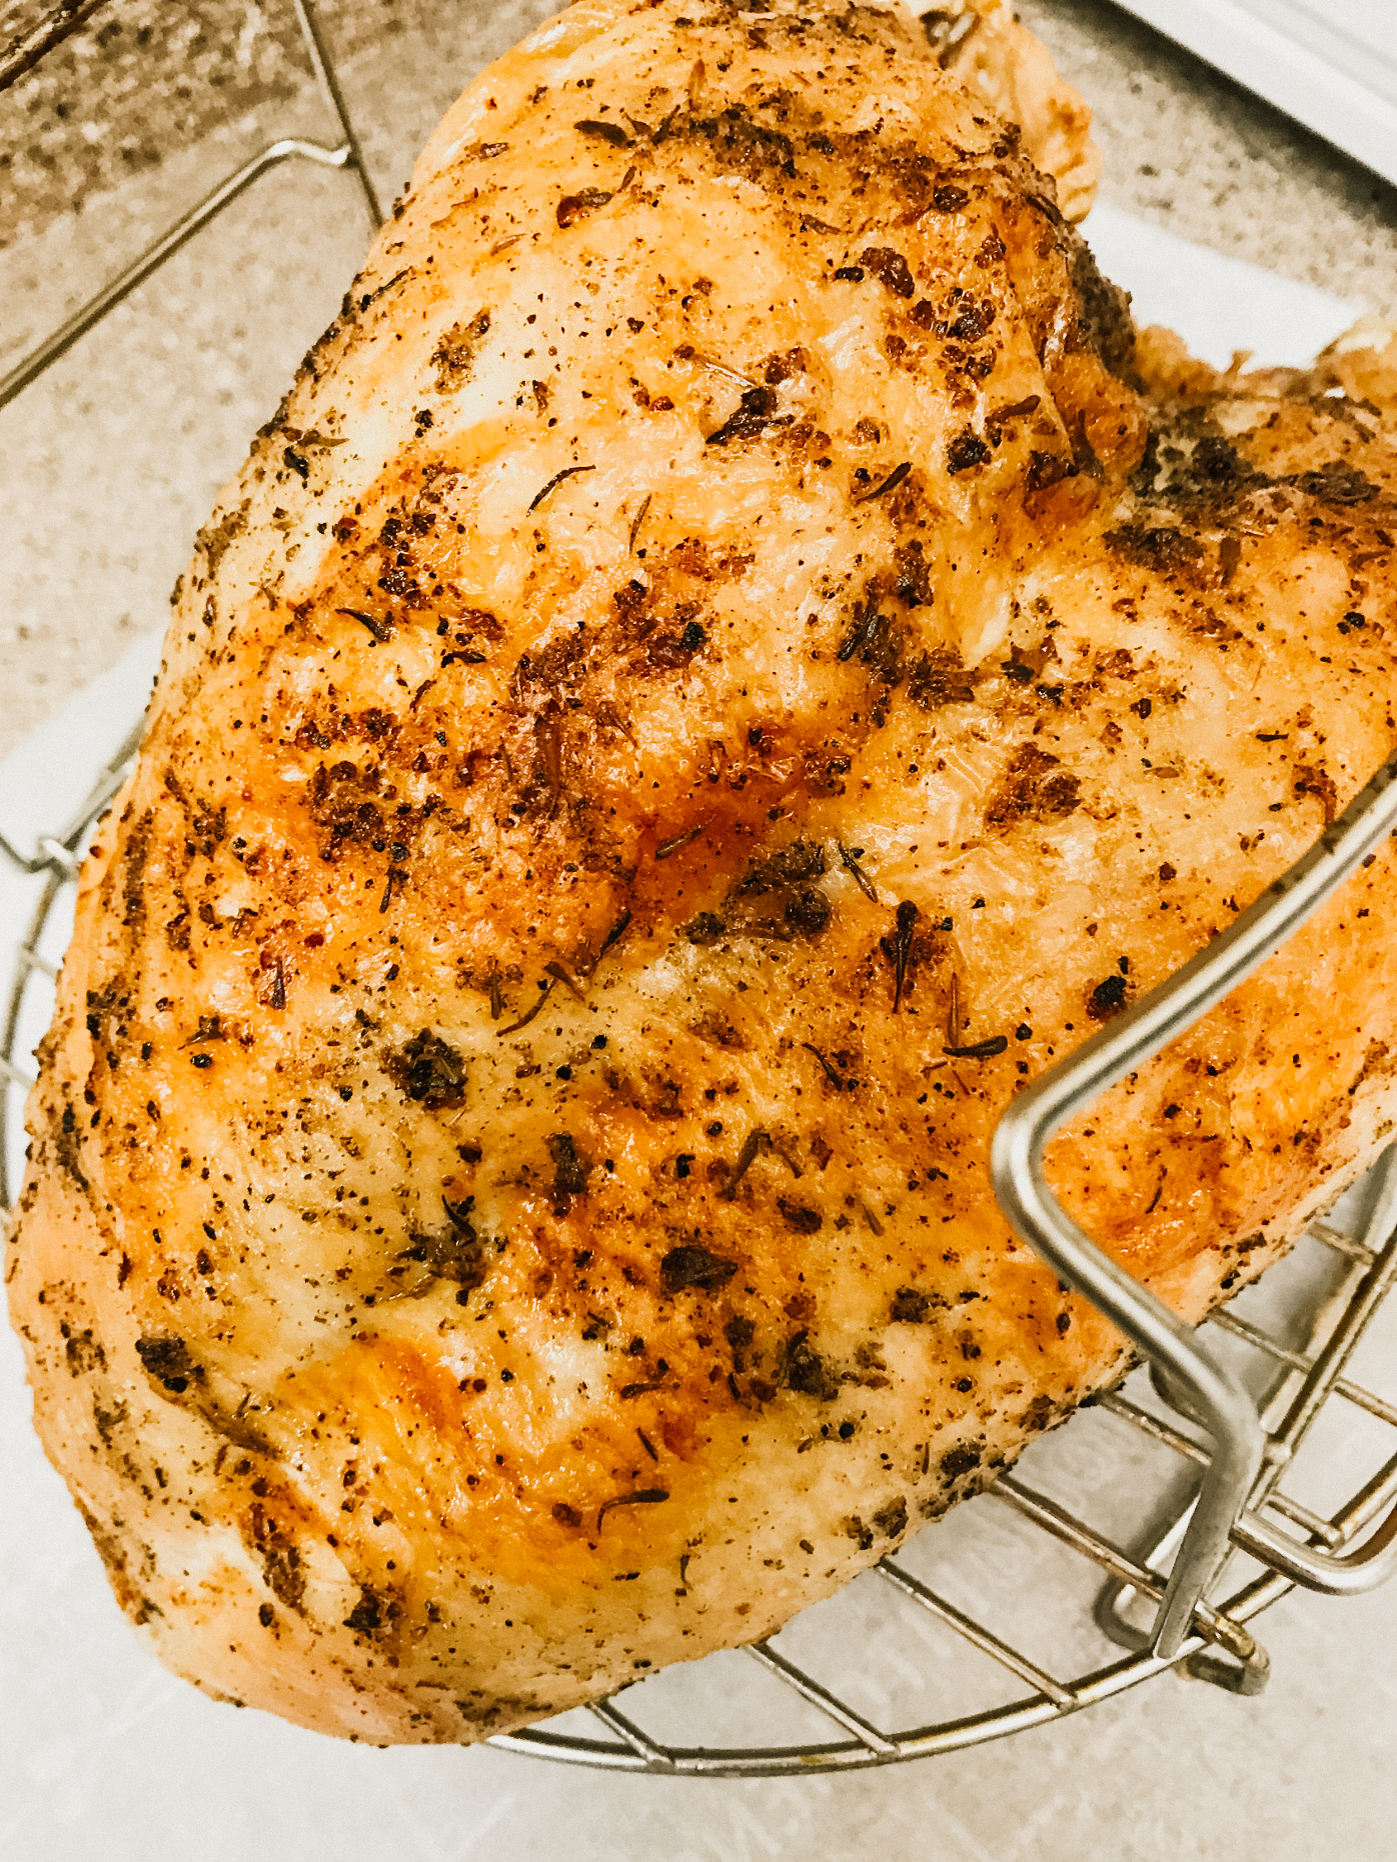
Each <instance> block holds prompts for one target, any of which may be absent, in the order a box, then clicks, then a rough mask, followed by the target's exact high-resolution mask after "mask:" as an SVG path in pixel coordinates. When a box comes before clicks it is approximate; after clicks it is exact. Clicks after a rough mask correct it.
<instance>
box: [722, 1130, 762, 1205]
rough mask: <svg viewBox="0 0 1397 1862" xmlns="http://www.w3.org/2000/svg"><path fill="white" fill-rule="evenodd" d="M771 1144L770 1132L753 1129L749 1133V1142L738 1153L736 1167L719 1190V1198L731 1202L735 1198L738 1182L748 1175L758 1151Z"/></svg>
mask: <svg viewBox="0 0 1397 1862" xmlns="http://www.w3.org/2000/svg"><path fill="white" fill-rule="evenodd" d="M770 1144H771V1135H770V1133H769V1132H765V1131H753V1132H749V1133H748V1136H747V1142H746V1143H745V1144H744V1145H743V1147H742V1149H741V1150H740V1151H739V1152H738V1154H737V1165H736V1168H735V1169H734V1171H733V1173H732V1175H731V1176H730V1177H729V1178H728V1180H727V1182H726V1184H725V1185H724V1186H723V1188H722V1189H721V1190H720V1191H719V1199H720V1200H721V1201H723V1202H729V1203H730V1202H731V1201H732V1200H733V1198H734V1197H735V1196H736V1195H737V1186H738V1184H739V1183H741V1181H742V1179H743V1178H744V1177H745V1176H746V1175H747V1172H748V1171H749V1170H750V1169H751V1168H752V1166H753V1164H754V1163H755V1162H756V1161H757V1153H758V1152H759V1151H760V1150H762V1148H763V1147H764V1146H770Z"/></svg>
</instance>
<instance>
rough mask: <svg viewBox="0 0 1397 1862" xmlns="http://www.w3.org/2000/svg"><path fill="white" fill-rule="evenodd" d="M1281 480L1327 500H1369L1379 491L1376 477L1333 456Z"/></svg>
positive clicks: (1331, 501)
mask: <svg viewBox="0 0 1397 1862" xmlns="http://www.w3.org/2000/svg"><path fill="white" fill-rule="evenodd" d="M1281 482H1282V483H1283V484H1286V485H1294V486H1295V488H1296V490H1297V491H1303V492H1304V493H1305V494H1306V495H1307V496H1308V497H1311V498H1322V499H1323V500H1324V502H1325V503H1326V504H1366V503H1367V502H1368V500H1369V499H1370V498H1376V497H1377V495H1378V487H1377V486H1376V485H1375V484H1374V483H1373V481H1372V480H1371V479H1370V478H1367V477H1365V476H1364V474H1363V473H1362V472H1360V471H1359V470H1358V468H1357V466H1352V465H1347V464H1345V462H1344V461H1343V460H1342V459H1330V460H1329V461H1327V463H1326V464H1324V465H1322V466H1318V467H1316V469H1315V470H1314V471H1313V472H1297V473H1296V474H1295V476H1294V477H1293V478H1288V479H1283V480H1282V481H1281Z"/></svg>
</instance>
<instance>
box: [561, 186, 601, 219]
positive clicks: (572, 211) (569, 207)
mask: <svg viewBox="0 0 1397 1862" xmlns="http://www.w3.org/2000/svg"><path fill="white" fill-rule="evenodd" d="M612 198H613V196H612V195H611V194H610V193H608V191H607V190H606V189H605V188H599V187H584V188H582V189H580V190H579V191H578V192H577V193H576V194H564V196H563V198H562V199H561V200H560V201H559V202H558V224H559V226H571V225H572V223H573V221H574V220H580V219H581V218H582V216H583V215H584V214H587V213H595V212H596V210H597V208H598V207H604V206H605V205H606V204H607V202H608V201H609V200H611V199H612Z"/></svg>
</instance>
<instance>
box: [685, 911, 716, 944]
mask: <svg viewBox="0 0 1397 1862" xmlns="http://www.w3.org/2000/svg"><path fill="white" fill-rule="evenodd" d="M679 933H680V936H681V937H686V938H687V939H688V940H689V942H690V943H691V944H697V945H699V946H701V947H703V948H707V947H708V946H710V945H713V944H717V943H719V942H720V941H721V940H722V939H723V938H725V937H726V936H727V934H728V927H727V925H726V923H725V922H724V921H723V919H721V918H719V916H718V915H717V913H716V912H700V913H699V915H698V917H697V918H691V919H690V920H689V922H688V924H686V925H681V926H680V927H679Z"/></svg>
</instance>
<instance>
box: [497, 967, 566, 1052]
mask: <svg viewBox="0 0 1397 1862" xmlns="http://www.w3.org/2000/svg"><path fill="white" fill-rule="evenodd" d="M552 993H553V984H552V982H551V981H550V982H549V983H548V984H547V986H546V987H544V988H542V989H540V990H539V993H538V1001H537V1002H535V1004H534V1006H533V1007H532V1008H531V1009H529V1010H528V1012H527V1013H526V1014H523V1015H521V1016H520V1017H519V1019H518V1021H517V1022H511V1023H510V1024H509V1026H508V1028H497V1029H496V1030H495V1033H496V1035H498V1036H499V1037H500V1039H501V1040H502V1039H503V1038H504V1036H505V1035H507V1034H518V1032H519V1030H520V1029H521V1028H527V1027H528V1025H529V1023H530V1022H531V1021H532V1020H533V1019H534V1017H535V1016H536V1015H537V1014H538V1012H539V1010H540V1009H541V1008H542V1007H543V1005H544V1003H545V1002H546V1001H547V1000H548V998H549V996H550V995H551V994H552Z"/></svg>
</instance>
